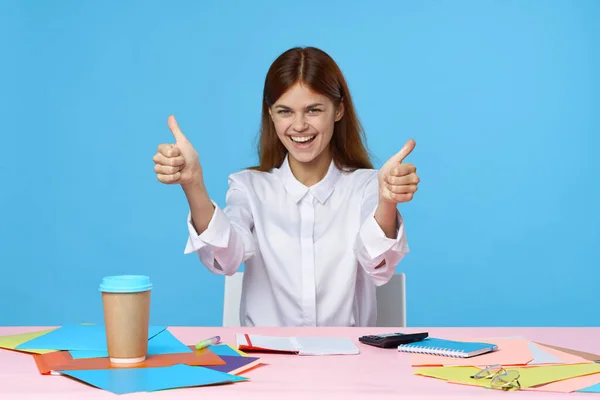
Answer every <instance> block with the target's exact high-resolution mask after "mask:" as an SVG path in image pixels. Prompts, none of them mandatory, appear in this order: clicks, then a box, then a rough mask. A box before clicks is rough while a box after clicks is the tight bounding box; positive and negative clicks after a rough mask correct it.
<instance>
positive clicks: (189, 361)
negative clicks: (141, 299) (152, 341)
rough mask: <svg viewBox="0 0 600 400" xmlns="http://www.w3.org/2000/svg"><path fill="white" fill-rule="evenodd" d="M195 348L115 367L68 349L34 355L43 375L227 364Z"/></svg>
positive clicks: (207, 352) (209, 353)
mask: <svg viewBox="0 0 600 400" xmlns="http://www.w3.org/2000/svg"><path fill="white" fill-rule="evenodd" d="M188 347H189V348H190V349H192V350H194V352H191V353H173V354H153V355H149V356H148V358H147V359H146V361H144V362H141V363H137V364H127V365H126V366H123V365H121V366H117V367H115V365H114V364H112V363H111V362H110V360H109V358H108V357H102V358H78V359H73V357H71V354H70V353H69V352H68V351H58V352H54V353H48V354H36V355H34V358H35V362H36V364H37V367H38V370H39V371H40V373H41V374H43V375H49V374H51V372H52V371H58V370H64V371H73V370H83V369H85V370H95V369H112V368H150V367H167V366H171V365H175V364H186V365H190V366H198V365H225V361H224V360H223V359H222V358H221V357H219V356H218V355H216V354H215V353H213V352H212V351H211V350H210V349H208V348H204V349H201V350H196V349H195V347H194V346H188Z"/></svg>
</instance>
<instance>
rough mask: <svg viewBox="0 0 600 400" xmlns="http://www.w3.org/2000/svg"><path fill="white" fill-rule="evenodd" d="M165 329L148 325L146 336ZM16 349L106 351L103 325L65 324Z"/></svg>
mask: <svg viewBox="0 0 600 400" xmlns="http://www.w3.org/2000/svg"><path fill="white" fill-rule="evenodd" d="M165 329H167V327H166V326H150V327H149V329H148V338H149V339H150V338H152V337H154V336H156V335H157V334H159V333H160V332H162V331H164V330H165ZM16 348H17V349H19V350H20V349H40V350H92V351H106V350H107V347H106V332H105V327H104V325H66V326H62V327H60V328H57V329H55V330H53V331H52V332H49V333H47V334H45V335H43V336H40V337H37V338H35V339H32V340H29V341H27V342H25V343H22V344H20V345H18V346H17V347H16Z"/></svg>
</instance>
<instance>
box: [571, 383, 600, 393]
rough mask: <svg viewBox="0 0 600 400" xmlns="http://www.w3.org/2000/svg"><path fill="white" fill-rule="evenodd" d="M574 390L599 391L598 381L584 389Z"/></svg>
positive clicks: (599, 384)
mask: <svg viewBox="0 0 600 400" xmlns="http://www.w3.org/2000/svg"><path fill="white" fill-rule="evenodd" d="M576 392H587V393H600V383H596V384H595V385H592V386H588V387H586V388H584V389H579V390H576Z"/></svg>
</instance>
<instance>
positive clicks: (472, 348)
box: [398, 338, 498, 358]
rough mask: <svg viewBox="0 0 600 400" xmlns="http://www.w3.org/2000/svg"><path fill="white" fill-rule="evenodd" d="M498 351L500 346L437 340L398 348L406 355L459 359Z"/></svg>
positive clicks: (430, 339) (432, 339) (431, 339)
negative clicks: (417, 354)
mask: <svg viewBox="0 0 600 400" xmlns="http://www.w3.org/2000/svg"><path fill="white" fill-rule="evenodd" d="M497 349H498V346H497V345H495V344H493V343H482V342H458V341H454V340H446V339H437V338H426V339H423V340H421V341H418V342H413V343H407V344H401V345H399V346H398V351H402V352H406V353H419V354H432V355H436V356H446V357H458V358H468V357H474V356H478V355H480V354H485V353H489V352H491V351H495V350H497Z"/></svg>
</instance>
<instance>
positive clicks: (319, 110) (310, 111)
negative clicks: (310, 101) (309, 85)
mask: <svg viewBox="0 0 600 400" xmlns="http://www.w3.org/2000/svg"><path fill="white" fill-rule="evenodd" d="M321 111H323V110H321V109H320V108H311V109H310V110H308V112H309V113H311V114H318V113H320V112H321Z"/></svg>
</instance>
